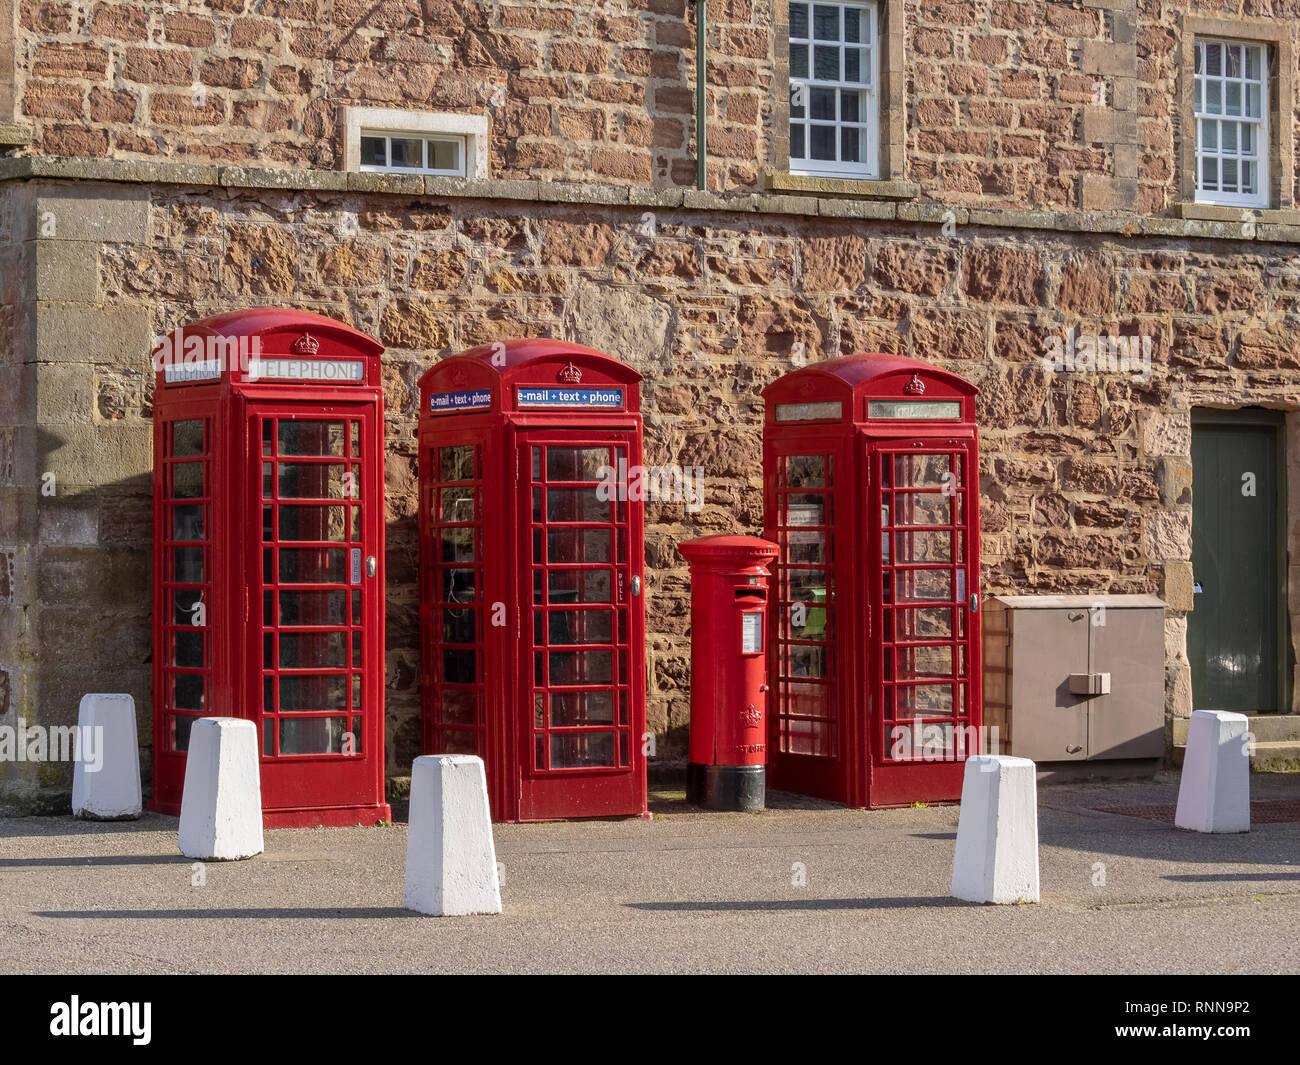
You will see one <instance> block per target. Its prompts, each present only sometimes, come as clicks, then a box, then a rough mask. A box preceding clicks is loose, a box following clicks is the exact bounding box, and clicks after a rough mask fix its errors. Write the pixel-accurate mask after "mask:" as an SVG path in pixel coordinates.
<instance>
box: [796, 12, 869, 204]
mask: <svg viewBox="0 0 1300 1065" xmlns="http://www.w3.org/2000/svg"><path fill="white" fill-rule="evenodd" d="M876 23H877V20H876V5H875V4H874V3H792V4H790V173H792V174H808V175H812V176H815V177H848V178H877V177H879V176H880V144H879V126H880V114H879V110H880V108H879V80H880V79H879V69H880V47H879V37H878V35H877V25H876Z"/></svg>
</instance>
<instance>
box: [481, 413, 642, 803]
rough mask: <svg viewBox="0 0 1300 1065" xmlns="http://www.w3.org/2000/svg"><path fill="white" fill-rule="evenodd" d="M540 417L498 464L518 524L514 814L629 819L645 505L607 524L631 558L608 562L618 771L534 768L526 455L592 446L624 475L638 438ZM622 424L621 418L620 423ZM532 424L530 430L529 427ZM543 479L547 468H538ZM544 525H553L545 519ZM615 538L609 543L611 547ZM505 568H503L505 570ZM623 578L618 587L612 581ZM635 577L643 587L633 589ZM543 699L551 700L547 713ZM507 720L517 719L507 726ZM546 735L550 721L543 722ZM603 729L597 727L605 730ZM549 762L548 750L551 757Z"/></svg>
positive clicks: (638, 699)
mask: <svg viewBox="0 0 1300 1065" xmlns="http://www.w3.org/2000/svg"><path fill="white" fill-rule="evenodd" d="M537 421H540V419H528V421H523V420H522V419H521V422H522V424H520V423H516V424H514V425H513V426H512V430H513V431H512V432H511V433H510V434H509V435H510V446H509V447H507V448H504V449H503V451H504V452H505V454H504V456H503V457H504V458H505V459H506V461H508V462H510V463H511V464H512V467H513V468H512V470H511V473H510V479H509V481H505V482H503V483H512V484H513V485H514V488H515V495H514V499H515V507H516V508H517V510H516V514H517V516H518V518H519V519H521V520H518V521H515V522H512V523H510V526H511V528H512V530H513V532H514V534H515V535H514V536H513V537H512V538H511V541H512V542H511V545H510V552H511V553H509V554H507V555H506V556H505V557H507V558H511V559H513V564H512V565H510V566H509V567H508V568H509V569H510V570H511V571H512V572H513V573H514V576H515V598H514V605H515V610H514V611H513V613H514V615H515V616H514V623H515V639H514V640H513V641H512V648H511V651H512V655H511V669H512V671H513V675H514V676H515V677H516V678H517V680H518V683H517V685H516V690H515V693H514V700H513V705H512V706H508V707H507V708H506V709H507V715H508V716H507V718H506V721H507V727H506V729H505V730H503V731H505V732H508V733H510V735H511V744H512V746H513V748H514V751H515V752H516V755H515V758H514V760H513V762H512V764H513V765H514V766H516V768H517V775H516V777H515V781H514V789H515V791H516V794H517V796H518V809H517V814H516V816H517V817H518V819H519V820H520V821H546V820H556V819H562V818H567V817H602V816H606V817H626V816H628V815H629V814H640V813H644V811H645V799H644V796H645V793H646V762H645V756H644V754H643V753H642V742H643V737H644V735H645V727H646V726H645V588H644V581H645V576H644V572H643V570H644V559H645V542H644V541H645V537H644V528H643V524H644V521H643V514H644V510H643V507H644V503H643V501H641V500H632V499H627V500H617V501H615V507H614V514H615V521H614V522H613V526H614V527H615V532H616V533H617V527H618V526H622V527H623V529H624V530H625V532H626V537H627V547H626V550H627V557H626V559H625V561H624V562H623V563H622V564H620V563H618V562H617V559H615V561H614V563H613V565H612V572H613V575H614V579H613V580H612V582H611V585H612V586H611V600H612V604H613V607H614V615H613V618H614V640H613V642H612V644H611V649H612V659H613V670H614V674H613V675H614V682H613V686H612V687H613V695H614V699H613V704H614V707H615V712H614V722H615V725H614V737H615V739H614V754H615V758H616V761H617V762H618V763H619V764H618V767H617V768H609V767H591V768H569V769H551V768H547V769H544V770H538V769H537V767H536V763H535V759H534V728H533V721H534V708H533V705H532V704H533V700H534V693H535V692H536V691H537V686H536V683H535V676H534V663H533V655H534V645H533V624H534V620H533V613H534V604H533V592H532V588H533V559H532V544H531V542H530V541H531V535H532V533H531V525H530V517H529V516H530V515H531V512H532V500H531V498H530V497H531V491H532V481H531V477H530V475H529V472H528V471H529V470H530V468H531V449H532V448H533V447H534V446H543V447H545V446H560V447H592V448H605V447H608V448H609V449H610V453H611V455H612V456H613V458H614V462H615V466H614V469H615V470H617V469H618V466H617V463H618V461H619V459H620V458H621V459H622V460H623V461H625V462H626V465H627V468H628V469H633V468H634V467H639V466H641V463H642V454H641V447H640V434H639V433H638V432H636V431H635V429H634V428H632V427H630V426H629V427H625V428H621V429H605V428H601V429H596V428H592V427H587V426H583V427H563V428H561V427H555V426H546V427H543V426H541V425H537V424H536V422H537ZM620 421H623V422H626V419H620ZM530 422H531V423H533V424H531V425H530V424H529V423H530ZM542 477H543V480H544V481H545V479H546V473H545V468H544V467H543V470H542ZM547 524H549V523H547ZM617 539H618V538H617V535H615V536H614V538H613V542H614V543H617ZM503 568H507V567H503ZM619 575H622V576H623V577H624V581H623V582H622V587H621V588H620V587H619V586H618V585H619V581H618V579H617V578H618V576H619ZM634 581H635V583H636V584H637V585H639V586H640V591H639V592H633V584H634ZM624 609H625V610H626V611H627V622H628V624H627V635H626V639H625V640H623V641H620V640H619V639H618V623H617V619H618V614H619V611H621V610H624ZM620 649H622V650H625V652H626V653H625V658H626V661H627V676H626V677H623V676H622V674H621V672H620V669H619V665H618V660H619V653H618V652H619V650H620ZM624 684H626V686H627V708H628V709H627V724H626V726H622V725H620V723H619V722H620V715H619V712H618V709H617V707H618V705H619V701H620V700H619V690H618V689H619V688H621V687H622V686H623V685H624ZM549 703H550V700H549V697H548V700H547V704H548V708H549ZM510 715H513V716H514V718H515V721H514V724H513V727H512V726H511V724H510ZM547 722H548V730H547V732H546V735H547V736H549V735H551V733H550V731H549V722H550V718H549V717H548V718H547ZM602 731H603V730H602ZM623 735H626V736H627V745H626V750H627V755H628V758H627V760H626V761H625V760H624V758H623V755H622V747H623V743H622V740H621V736H623ZM547 760H548V761H549V753H548V754H547Z"/></svg>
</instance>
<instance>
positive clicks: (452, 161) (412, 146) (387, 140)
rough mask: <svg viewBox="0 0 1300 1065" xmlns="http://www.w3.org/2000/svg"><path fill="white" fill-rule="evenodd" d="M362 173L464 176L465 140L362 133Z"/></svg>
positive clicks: (377, 132)
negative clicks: (364, 171) (365, 171)
mask: <svg viewBox="0 0 1300 1065" xmlns="http://www.w3.org/2000/svg"><path fill="white" fill-rule="evenodd" d="M361 169H362V170H369V171H373V172H375V173H380V174H439V175H442V176H445V177H464V176H465V138H464V137H443V136H438V137H421V136H417V135H415V134H411V133H396V132H392V131H388V130H376V129H363V130H362V131H361Z"/></svg>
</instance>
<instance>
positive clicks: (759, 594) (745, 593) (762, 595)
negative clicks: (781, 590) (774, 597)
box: [736, 588, 767, 599]
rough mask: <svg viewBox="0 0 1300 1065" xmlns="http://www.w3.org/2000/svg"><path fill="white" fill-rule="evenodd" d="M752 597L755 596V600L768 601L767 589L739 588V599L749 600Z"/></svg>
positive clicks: (737, 593) (737, 595)
mask: <svg viewBox="0 0 1300 1065" xmlns="http://www.w3.org/2000/svg"><path fill="white" fill-rule="evenodd" d="M750 596H753V597H754V598H755V599H766V598H767V589H766V588H737V589H736V598H737V599H747V598H749V597H750Z"/></svg>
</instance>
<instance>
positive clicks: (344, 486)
mask: <svg viewBox="0 0 1300 1065" xmlns="http://www.w3.org/2000/svg"><path fill="white" fill-rule="evenodd" d="M246 417H247V428H248V438H249V439H250V440H254V441H258V442H259V446H258V447H256V448H252V449H250V454H249V456H248V465H249V468H248V473H247V479H246V488H247V492H248V496H249V498H248V500H247V506H248V513H249V514H254V515H258V518H259V521H260V526H261V527H260V532H259V533H258V534H257V535H254V536H250V537H249V538H248V541H247V543H248V551H247V557H246V559H245V569H244V571H245V573H246V574H247V575H248V579H249V583H250V588H249V591H248V610H249V620H250V622H251V624H250V625H249V627H248V649H247V654H248V661H249V662H255V663H257V668H256V669H249V670H248V671H247V672H246V674H245V682H246V683H247V684H248V686H249V690H248V693H247V705H248V706H249V707H255V708H257V710H258V711H260V714H261V729H262V790H263V794H262V801H263V804H264V805H265V806H266V807H268V808H282V807H289V808H300V807H316V806H351V805H354V804H363V803H365V802H367V800H369V801H371V802H373V801H374V791H375V780H374V775H375V774H374V766H373V757H369V758H368V757H367V755H368V754H370V755H374V753H375V752H369V751H367V749H366V745H367V741H368V740H369V742H372V743H373V742H374V739H373V737H375V736H377V735H379V734H380V731H379V729H380V727H381V726H380V724H379V722H377V721H375V720H374V719H375V717H376V715H378V714H379V713H380V712H381V710H380V708H381V707H382V706H383V690H382V685H383V670H382V663H383V646H382V644H381V643H380V642H379V639H378V627H377V626H376V625H375V624H374V623H373V621H374V619H375V618H378V617H381V616H382V614H383V609H384V600H383V586H382V585H381V584H380V582H379V579H378V573H379V555H380V528H379V523H380V522H381V521H382V519H383V514H382V504H381V503H379V502H378V501H377V500H376V498H375V495H374V493H373V492H367V491H364V489H365V488H366V487H368V486H373V485H374V484H375V483H376V479H377V478H380V477H381V476H382V474H381V470H380V466H379V462H378V456H377V454H376V439H377V436H376V432H375V428H376V426H375V418H376V410H375V408H374V405H373V404H366V403H360V404H351V403H336V404H328V405H323V404H320V403H311V404H298V403H285V402H273V401H256V400H254V401H251V402H249V403H248V405H247V407H246ZM368 619H369V623H368Z"/></svg>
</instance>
